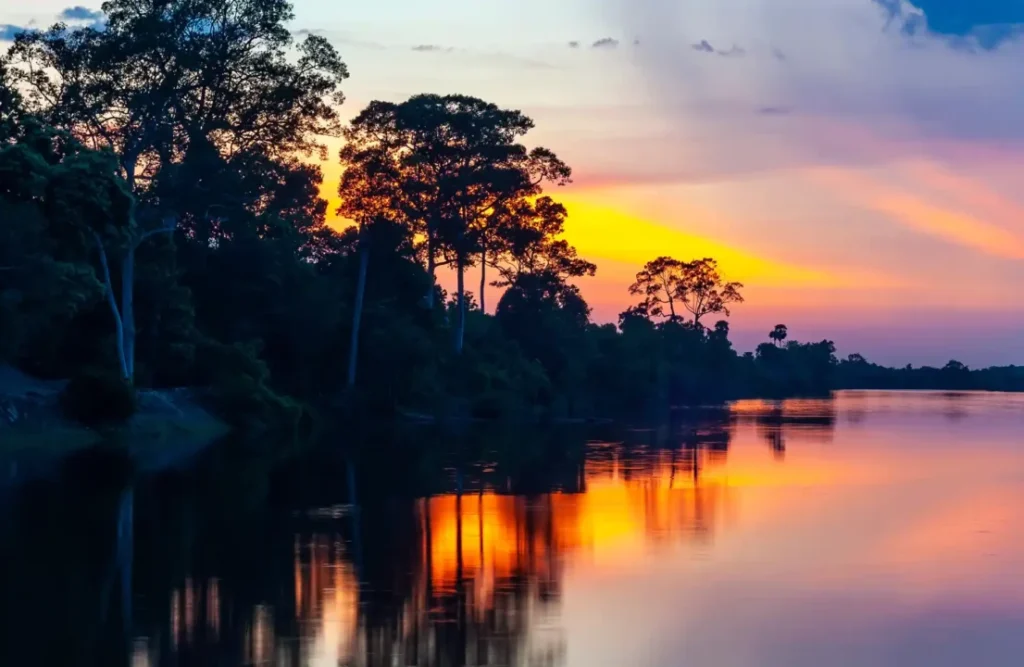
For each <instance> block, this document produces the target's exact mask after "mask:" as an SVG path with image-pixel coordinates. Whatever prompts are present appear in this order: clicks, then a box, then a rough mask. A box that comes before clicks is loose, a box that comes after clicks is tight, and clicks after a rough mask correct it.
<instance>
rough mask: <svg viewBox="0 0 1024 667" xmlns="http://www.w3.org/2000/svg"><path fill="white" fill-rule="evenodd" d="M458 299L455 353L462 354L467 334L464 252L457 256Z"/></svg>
mask: <svg viewBox="0 0 1024 667" xmlns="http://www.w3.org/2000/svg"><path fill="white" fill-rule="evenodd" d="M456 273H457V279H458V283H457V291H458V295H457V301H456V304H455V308H456V310H457V311H458V312H457V313H456V314H455V354H462V343H463V340H464V339H465V334H466V279H465V278H466V266H465V260H464V257H463V254H462V252H461V251H460V252H459V254H458V257H457V258H456Z"/></svg>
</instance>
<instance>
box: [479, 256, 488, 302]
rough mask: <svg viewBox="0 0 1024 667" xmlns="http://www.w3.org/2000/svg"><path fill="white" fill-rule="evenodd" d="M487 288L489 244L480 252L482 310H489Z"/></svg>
mask: <svg viewBox="0 0 1024 667" xmlns="http://www.w3.org/2000/svg"><path fill="white" fill-rule="evenodd" d="M486 289H487V246H486V245H485V246H484V249H483V251H482V252H481V253H480V312H481V313H486V312H487V305H486V304H487V301H486V300H485V298H484V290H486Z"/></svg>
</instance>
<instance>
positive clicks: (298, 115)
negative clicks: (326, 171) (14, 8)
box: [10, 0, 347, 378]
mask: <svg viewBox="0 0 1024 667" xmlns="http://www.w3.org/2000/svg"><path fill="white" fill-rule="evenodd" d="M103 11H104V14H105V22H104V24H103V25H102V27H99V28H93V27H87V28H81V29H74V30H72V29H69V28H68V27H67V26H65V25H63V24H56V25H55V26H53V27H52V28H50V29H49V30H46V31H42V32H34V31H32V32H25V33H22V34H20V35H19V36H18V37H17V39H16V41H15V44H14V46H13V47H12V49H11V52H10V61H11V63H12V64H13V68H14V71H15V72H16V73H17V78H18V80H19V82H20V83H21V85H22V86H23V87H24V89H25V90H26V91H27V97H28V99H29V100H30V102H31V104H32V108H33V110H35V111H37V112H38V113H40V114H42V115H43V116H44V117H46V118H47V119H49V120H50V122H52V123H53V124H54V125H56V126H57V127H59V128H63V129H66V130H67V131H69V132H70V133H71V134H72V135H73V136H75V137H77V138H79V139H80V140H81V141H83V142H85V144H86V145H87V146H90V147H93V148H106V149H109V150H111V151H112V152H113V153H114V155H116V157H117V165H118V167H119V171H120V177H121V178H122V179H123V180H124V183H125V189H126V191H127V192H128V193H129V194H130V195H131V197H132V202H133V203H132V205H131V206H130V207H129V209H128V219H127V220H126V224H125V225H123V227H124V230H125V233H123V234H121V237H122V238H121V239H120V240H119V242H118V243H117V244H115V245H116V249H117V252H118V259H119V260H120V262H119V263H120V266H119V270H120V278H121V281H120V282H121V286H120V304H119V305H118V303H117V299H115V298H113V297H112V298H110V299H109V301H110V303H111V309H112V312H113V314H114V319H115V324H116V326H117V328H118V330H119V335H118V340H119V348H123V350H124V352H123V361H124V363H123V364H122V365H123V367H124V369H125V372H126V374H127V377H129V378H131V377H133V376H134V370H135V369H134V365H135V338H136V328H135V299H134V287H135V256H136V249H137V248H138V246H139V244H140V243H141V242H142V241H143V240H144V239H146V238H148V237H149V236H151V235H153V234H155V233H159V232H165V231H171V229H172V228H173V226H174V225H175V224H176V223H177V221H178V220H181V221H182V223H183V224H184V225H185V227H186V230H187V231H188V234H189V236H190V237H192V238H199V239H202V240H205V239H208V238H210V236H211V233H217V232H219V233H220V234H221V235H223V229H221V227H223V216H220V215H211V210H210V208H211V207H212V206H216V205H217V204H219V203H220V202H210V201H209V200H207V201H205V202H203V203H205V204H207V205H208V206H207V208H206V209H205V210H196V209H195V207H194V205H192V206H190V204H193V202H190V201H189V197H187V196H183V195H182V193H181V192H180V191H179V192H175V189H173V188H164V189H163V191H162V192H161V191H160V189H159V188H157V187H155V185H156V184H157V183H158V182H159V181H160V179H161V177H162V171H163V170H165V169H167V168H168V167H170V166H171V165H182V166H188V165H190V164H193V165H194V164H195V163H196V162H197V160H195V159H190V157H192V156H194V154H195V153H196V152H200V153H206V154H208V153H210V152H211V151H213V152H215V153H216V154H217V155H218V156H219V157H220V159H221V160H222V161H224V162H231V161H234V160H236V159H237V160H239V161H240V162H241V163H243V164H245V165H246V166H250V167H251V165H252V161H251V159H250V158H251V156H256V155H258V156H262V157H264V158H267V159H269V160H270V161H272V162H277V163H279V164H281V163H287V162H288V161H293V160H294V159H295V158H294V155H295V153H296V152H301V151H307V152H308V151H309V150H313V149H316V148H318V146H319V145H318V144H317V141H318V137H319V136H322V135H324V134H331V133H335V132H336V131H337V130H338V129H339V127H340V126H339V121H338V115H337V111H336V109H335V106H334V103H336V102H340V101H341V97H340V93H339V92H338V86H339V84H340V82H341V81H342V80H343V79H344V78H345V77H346V76H347V71H346V69H345V66H344V64H343V63H342V62H341V60H340V59H339V58H338V56H337V53H336V52H335V51H334V49H333V47H331V46H330V44H329V43H328V42H327V41H326V40H325V39H323V38H322V37H317V36H309V37H307V38H306V39H305V40H304V41H303V42H302V43H301V44H300V45H299V46H298V49H297V50H298V54H297V57H296V58H292V56H291V54H290V50H291V48H292V37H291V33H290V32H289V31H288V30H287V28H285V27H284V22H286V21H287V20H289V19H291V18H292V11H291V5H290V4H288V3H287V2H286V1H285V0H208V1H204V2H189V1H186V0H171V1H170V2H166V1H163V0H143V2H132V1H130V0H113V1H112V2H108V3H106V4H105V5H104V6H103ZM198 162H201V163H203V167H204V168H207V167H208V162H209V160H205V161H203V160H198ZM302 169H303V168H301V167H300V170H302ZM180 171H184V172H185V174H184V175H179V176H178V178H177V181H178V182H179V183H180V182H181V181H186V180H187V181H190V185H191V186H192V188H194V189H197V190H199V191H203V190H205V189H206V188H204V185H205V183H204V179H203V178H202V177H201V174H200V173H197V172H196V170H192V171H188V170H187V169H182V170H180ZM164 180H165V182H166V181H173V180H174V179H171V178H165V179H164ZM175 194H177V196H175ZM231 194H234V193H231ZM200 199H203V198H200ZM262 203H265V202H261V204H262ZM95 241H96V245H97V252H98V253H99V254H100V259H101V267H102V271H103V274H104V278H105V279H106V278H108V277H109V274H110V271H109V262H108V261H107V256H108V254H110V253H109V251H110V250H112V249H113V248H114V246H106V245H105V240H104V239H103V238H102V237H101V236H100V235H99V234H97V235H96V237H95ZM107 289H108V293H110V294H111V295H112V293H113V284H112V281H110V280H107Z"/></svg>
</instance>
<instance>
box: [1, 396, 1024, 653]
mask: <svg viewBox="0 0 1024 667" xmlns="http://www.w3.org/2000/svg"><path fill="white" fill-rule="evenodd" d="M1022 435H1024V395H1013V394H981V393H967V394H946V393H881V392H855V393H844V394H840V395H838V396H837V397H836V398H835V399H834V400H813V401H812V400H801V401H786V402H783V403H772V402H761V401H746V402H741V403H737V404H736V405H734V406H732V408H731V410H729V411H728V412H726V413H721V414H715V413H711V414H702V415H701V416H700V417H699V418H695V419H692V420H691V419H682V418H681V419H680V420H678V422H677V423H675V424H672V425H666V426H662V427H660V428H656V429H605V430H603V431H601V432H595V431H589V432H581V431H578V430H575V431H561V432H557V433H540V434H538V433H533V432H528V431H525V430H523V431H521V432H510V431H509V430H508V429H504V430H503V431H502V432H500V433H496V432H491V433H486V432H484V433H478V432H477V433H464V434H458V435H450V434H436V433H434V434H429V435H428V434H420V435H412V436H408V435H407V436H405V439H406V442H403V443H399V444H395V443H391V442H384V441H381V442H380V443H379V451H380V455H379V456H373V455H370V456H361V457H359V458H357V459H350V458H347V457H345V456H343V455H342V454H340V453H339V449H338V448H337V447H330V446H325V447H323V448H321V449H320V450H318V451H316V452H314V453H309V454H305V455H302V456H299V457H293V458H290V459H285V460H281V459H280V458H279V457H272V456H270V455H268V454H265V455H263V456H254V455H253V454H252V453H251V452H248V451H243V452H238V451H234V450H232V451H229V452H221V453H215V454H212V455H211V457H210V460H207V461H204V462H202V463H201V464H198V465H197V469H196V470H195V471H191V472H190V473H188V474H174V475H164V476H160V477H157V478H153V479H150V480H147V481H142V482H138V483H136V484H134V485H132V486H129V487H123V488H122V487H120V486H118V485H116V484H112V485H107V486H104V487H103V488H104V489H107V491H105V492H104V493H105V494H106V495H104V493H97V492H96V490H95V488H94V487H90V486H88V485H86V489H85V490H83V491H81V493H83V494H85V493H87V494H88V497H89V498H90V499H91V500H89V501H84V500H83V501H81V505H80V506H76V507H74V508H73V509H69V507H68V503H69V501H68V498H69V497H70V496H68V494H69V493H74V492H73V491H72V492H68V491H67V490H65V491H62V492H61V493H62V495H61V496H60V500H59V501H58V500H54V498H55V496H53V493H54V492H53V491H52V490H51V489H48V488H45V487H44V488H40V489H37V490H35V492H34V493H35V494H36V496H34V500H33V501H32V503H23V504H22V505H21V506H19V508H17V509H15V510H14V511H13V514H12V516H11V517H10V518H9V520H8V529H7V534H8V535H9V536H10V538H9V540H8V546H7V547H5V548H6V553H7V554H8V555H13V559H12V562H15V563H17V565H16V567H14V568H8V572H9V573H8V575H7V576H8V579H7V580H5V582H4V583H5V598H6V603H7V605H6V607H5V608H6V609H7V610H8V612H7V613H8V616H7V618H6V619H5V624H4V625H5V627H6V633H7V634H6V637H4V644H5V649H6V650H7V651H8V654H9V655H13V656H15V657H17V658H19V659H20V660H21V663H19V664H89V660H90V659H92V658H95V660H96V662H95V664H117V662H119V661H121V662H122V663H123V664H131V665H134V666H138V667H142V666H145V665H151V666H154V667H156V666H161V667H166V666H170V665H231V666H234V665H287V666H301V667H307V666H309V667H313V666H317V667H319V666H328V665H330V666H332V667H335V666H338V665H550V666H552V667H554V666H556V665H557V666H566V667H602V666H608V667H622V666H626V665H638V666H650V667H675V666H677V665H686V666H708V667H731V666H737V667H739V666H743V667H747V666H756V667H776V666H777V667H822V666H836V667H846V666H850V667H854V666H856V667H864V666H868V665H870V666H888V665H893V666H897V665H898V666H900V667H918V666H920V667H926V666H927V667H936V666H944V665H971V666H972V667H973V666H983V667H984V666H1002V665H1006V666H1007V667H1009V666H1016V665H1019V664H1021V662H1020V661H1021V656H1022V655H1024V577H1022V573H1024V534H1022V530H1024V443H1022V440H1024V438H1022ZM403 452H405V453H404V454H403ZM410 452H415V453H410ZM96 498H99V499H100V500H96ZM104 498H105V499H104ZM40 507H43V508H47V509H40ZM41 513H42V514H41ZM126 521H127V525H129V526H130V528H129V529H128V530H127V532H124V530H122V533H121V534H120V535H121V536H120V537H118V535H119V533H118V526H122V527H123V526H125V525H126ZM86 542H89V544H87V543H86ZM93 542H95V544H92V543H93ZM122 588H124V589H126V590H128V592H129V595H127V596H123V595H121V593H120V591H121V589H122ZM68 655H76V656H87V658H86V659H85V660H84V661H83V660H81V659H78V658H76V659H75V660H74V661H72V662H66V661H65V662H63V663H60V662H59V661H60V660H61V659H62V656H68ZM3 662H4V664H8V661H3Z"/></svg>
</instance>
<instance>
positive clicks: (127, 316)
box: [121, 245, 135, 383]
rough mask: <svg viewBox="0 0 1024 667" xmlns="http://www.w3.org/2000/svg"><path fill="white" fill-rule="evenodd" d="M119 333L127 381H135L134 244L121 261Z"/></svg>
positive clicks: (129, 247)
mask: <svg viewBox="0 0 1024 667" xmlns="http://www.w3.org/2000/svg"><path fill="white" fill-rule="evenodd" d="M121 326H122V331H121V335H122V337H123V338H124V344H123V347H124V361H125V368H126V370H127V373H128V375H127V379H128V382H130V383H134V382H135V246H134V245H130V246H128V250H127V251H126V252H125V256H124V260H123V261H122V262H121Z"/></svg>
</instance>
